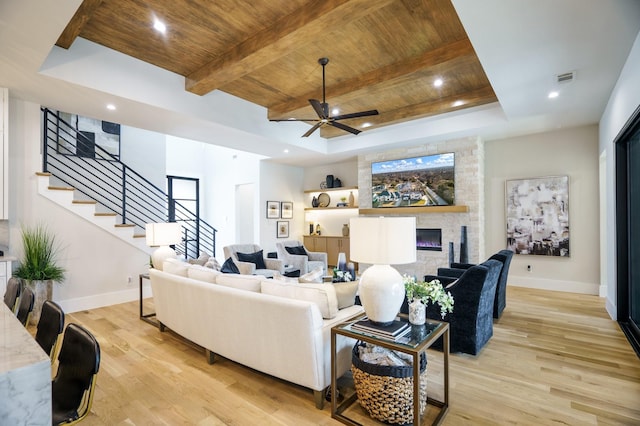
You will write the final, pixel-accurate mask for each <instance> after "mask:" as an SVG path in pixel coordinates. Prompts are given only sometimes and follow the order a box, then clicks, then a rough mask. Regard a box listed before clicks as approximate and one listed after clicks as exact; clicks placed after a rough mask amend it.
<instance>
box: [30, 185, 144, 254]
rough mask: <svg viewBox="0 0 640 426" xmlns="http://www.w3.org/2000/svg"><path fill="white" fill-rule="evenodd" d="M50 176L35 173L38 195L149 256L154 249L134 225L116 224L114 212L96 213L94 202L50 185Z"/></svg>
mask: <svg viewBox="0 0 640 426" xmlns="http://www.w3.org/2000/svg"><path fill="white" fill-rule="evenodd" d="M51 176H52V175H51V173H48V172H37V173H36V177H37V180H38V193H39V194H40V195H42V196H43V197H45V198H48V199H49V200H51V201H53V202H54V203H56V204H58V205H59V206H61V207H63V208H65V209H67V210H69V211H71V212H73V213H74V214H76V215H78V216H80V217H81V218H83V219H85V220H87V221H89V222H91V223H93V224H94V225H96V226H98V227H100V228H102V229H104V230H105V231H107V232H108V233H110V234H112V235H113V236H115V237H117V238H119V239H120V240H122V241H124V242H126V243H127V244H130V245H132V246H134V247H135V248H138V249H140V250H142V251H144V252H146V253H148V254H149V255H151V253H152V252H153V250H154V249H152V248H151V247H149V246H147V244H146V239H145V234H144V233H140V232H138V233H136V226H135V225H133V224H126V223H125V224H123V223H118V215H117V214H116V213H114V212H100V211H97V207H98V202H97V201H95V200H86V199H76V198H75V192H76V191H75V188H73V187H71V186H55V185H51V183H50V178H51Z"/></svg>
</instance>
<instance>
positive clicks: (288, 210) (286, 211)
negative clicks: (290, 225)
mask: <svg viewBox="0 0 640 426" xmlns="http://www.w3.org/2000/svg"><path fill="white" fill-rule="evenodd" d="M280 217H281V218H282V219H292V218H293V203H292V202H291V201H283V202H281V203H280Z"/></svg>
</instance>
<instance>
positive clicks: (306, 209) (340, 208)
mask: <svg viewBox="0 0 640 426" xmlns="http://www.w3.org/2000/svg"><path fill="white" fill-rule="evenodd" d="M357 208H358V206H355V207H305V209H304V211H309V210H314V211H322V210H355V209H357Z"/></svg>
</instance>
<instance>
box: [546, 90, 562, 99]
mask: <svg viewBox="0 0 640 426" xmlns="http://www.w3.org/2000/svg"><path fill="white" fill-rule="evenodd" d="M558 96H560V93H558V92H556V91H553V92H549V99H554V98H557V97H558Z"/></svg>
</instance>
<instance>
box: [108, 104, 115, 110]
mask: <svg viewBox="0 0 640 426" xmlns="http://www.w3.org/2000/svg"><path fill="white" fill-rule="evenodd" d="M107 109H108V110H109V111H115V110H116V106H115V105H114V104H107Z"/></svg>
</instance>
